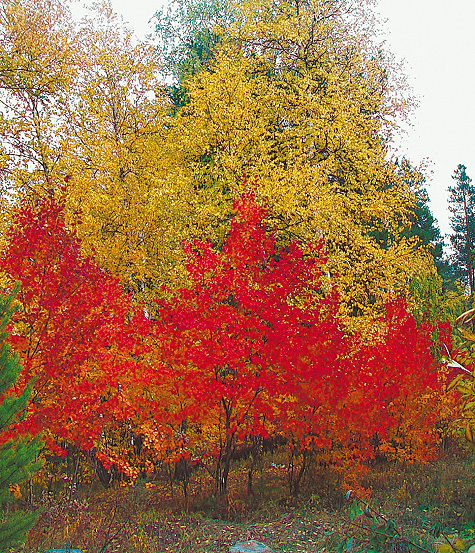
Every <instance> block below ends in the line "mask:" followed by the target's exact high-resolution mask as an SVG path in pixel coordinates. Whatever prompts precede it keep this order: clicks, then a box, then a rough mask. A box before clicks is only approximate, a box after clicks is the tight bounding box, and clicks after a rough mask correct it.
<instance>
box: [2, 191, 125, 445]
mask: <svg viewBox="0 0 475 553" xmlns="http://www.w3.org/2000/svg"><path fill="white" fill-rule="evenodd" d="M8 238H9V246H8V248H7V249H6V251H5V252H4V254H3V256H2V258H1V261H0V268H1V269H2V270H3V271H6V273H7V274H8V275H9V277H10V278H11V279H13V280H14V281H20V282H21V288H20V292H19V295H18V298H17V299H18V300H19V302H20V303H21V309H20V310H19V311H18V312H17V313H16V314H15V315H14V317H13V318H12V322H11V331H12V336H11V341H12V344H13V346H14V348H15V350H16V351H17V352H18V353H19V354H20V355H21V357H22V361H23V365H24V370H23V374H22V378H23V382H25V383H26V382H28V381H29V380H30V378H34V380H35V385H34V393H33V396H32V399H31V404H30V407H29V412H30V416H29V417H28V419H27V424H28V430H29V431H33V432H36V431H41V430H44V429H48V430H49V431H50V432H51V433H52V434H53V435H55V436H57V437H59V438H64V439H65V440H72V441H73V442H76V443H77V444H78V445H80V446H81V447H83V448H89V447H91V446H92V445H93V442H94V441H95V440H97V439H98V438H99V436H100V434H101V430H102V428H103V427H104V425H105V424H107V422H108V421H109V420H111V419H114V418H116V419H119V420H120V419H121V418H123V417H124V416H126V414H127V411H128V407H127V408H125V407H126V406H125V404H124V402H125V396H124V394H123V388H124V385H125V384H126V382H127V381H128V380H129V379H130V375H131V374H133V373H134V370H133V369H134V367H133V365H134V363H133V361H132V359H131V357H130V356H129V355H128V352H129V351H132V350H133V344H132V342H131V341H130V339H129V338H128V336H129V334H131V333H130V332H129V331H128V324H129V323H128V314H129V311H130V299H129V298H128V296H126V295H125V294H124V293H123V291H122V289H121V287H120V285H119V283H118V281H117V279H115V278H113V277H112V276H111V275H110V274H108V273H107V272H106V271H105V270H103V269H101V268H100V267H99V266H98V265H97V264H96V263H95V262H94V260H93V259H91V258H85V257H83V256H82V254H81V251H80V244H79V240H78V239H77V238H76V236H75V235H74V233H72V232H70V231H68V230H67V229H66V228H65V224H64V217H63V206H62V205H61V204H58V203H56V202H55V201H54V200H52V199H49V200H44V201H42V202H41V203H40V205H39V206H38V207H36V208H32V207H30V206H28V205H27V204H26V203H24V204H23V205H22V206H21V207H20V208H19V209H18V211H17V214H16V220H15V224H14V226H13V228H12V229H11V231H10V233H9V236H8ZM124 352H126V353H125V354H124ZM121 387H122V388H121ZM25 424H26V423H25ZM50 445H52V442H51V444H50ZM58 452H59V449H58Z"/></svg>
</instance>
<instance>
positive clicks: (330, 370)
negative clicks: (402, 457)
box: [146, 196, 441, 493]
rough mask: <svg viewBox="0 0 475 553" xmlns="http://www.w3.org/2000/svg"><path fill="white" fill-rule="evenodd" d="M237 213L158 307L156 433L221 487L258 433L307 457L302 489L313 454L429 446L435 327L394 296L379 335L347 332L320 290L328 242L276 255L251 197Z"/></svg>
mask: <svg viewBox="0 0 475 553" xmlns="http://www.w3.org/2000/svg"><path fill="white" fill-rule="evenodd" d="M235 213H236V215H235V217H234V219H233V220H232V222H231V229H230V232H229V235H228V236H227V239H226V240H225V242H224V244H223V246H222V248H221V249H213V247H212V246H211V245H210V244H208V243H195V244H193V245H190V244H188V246H187V249H186V253H187V256H188V272H189V281H190V286H189V287H188V288H186V289H182V290H179V291H178V292H176V293H175V294H173V295H172V296H171V298H170V299H168V300H163V301H161V302H159V304H158V319H157V320H156V321H155V323H154V325H153V329H152V334H153V335H154V339H155V362H156V363H157V367H160V370H159V371H157V378H155V379H153V378H152V379H150V383H151V386H150V389H149V393H150V397H152V398H154V401H155V404H154V405H155V410H152V413H151V415H150V417H149V422H150V424H148V425H147V431H146V433H147V436H148V437H149V442H150V443H152V442H153V438H150V437H151V436H155V441H156V444H157V447H164V444H167V445H166V448H168V451H169V452H173V455H174V456H172V459H173V460H175V461H176V460H177V459H179V458H181V457H184V458H187V457H189V458H191V459H190V460H191V461H193V459H195V460H198V459H199V460H200V462H201V463H202V464H204V465H205V466H207V467H208V469H209V470H212V471H213V476H214V478H215V483H216V488H217V489H218V490H220V491H221V492H223V493H224V492H226V486H227V482H228V476H229V471H230V467H231V462H232V459H233V458H234V457H236V455H238V454H239V451H240V450H241V451H242V450H244V449H246V448H247V449H248V451H249V448H250V445H251V446H252V444H253V443H255V440H256V438H260V439H263V438H273V439H276V438H277V437H280V438H282V439H284V440H285V441H286V442H287V444H288V445H289V446H290V450H291V452H295V451H296V452H298V453H299V455H301V454H302V453H303V457H304V460H303V461H302V463H301V466H300V470H299V474H298V475H296V476H294V477H293V479H292V482H291V483H292V491H293V492H294V493H296V492H297V491H298V486H299V482H300V479H301V476H302V475H303V473H304V472H305V470H306V468H307V467H308V463H307V464H306V461H305V453H307V452H311V451H314V452H315V451H320V452H326V453H327V454H328V455H327V458H328V459H330V461H331V462H335V463H340V465H343V466H344V465H345V463H346V464H348V463H353V464H354V463H355V462H356V463H358V462H360V461H361V460H364V459H368V458H369V457H372V456H374V455H375V453H376V452H377V451H380V452H382V453H388V452H389V453H397V451H396V450H398V449H399V450H400V451H402V450H403V449H404V448H406V449H407V451H406V458H408V459H409V458H411V454H414V452H416V453H417V454H416V455H415V457H417V458H419V459H424V458H425V457H424V456H426V457H427V456H428V455H429V454H431V453H434V448H433V445H434V443H435V440H436V433H435V425H434V421H435V414H436V411H437V399H436V397H437V394H440V392H441V383H440V382H439V381H438V377H437V370H436V369H437V363H436V362H435V360H434V358H433V356H432V354H431V345H432V342H431V339H430V334H431V332H432V331H433V328H432V327H430V328H429V327H428V326H425V327H419V328H418V327H417V326H416V323H415V321H414V318H413V317H412V316H411V315H410V314H409V313H408V311H407V308H406V306H405V304H404V302H402V301H397V302H395V303H393V304H390V305H388V306H387V311H386V314H385V316H384V317H382V318H381V319H380V320H378V321H376V322H375V325H376V326H377V327H378V332H377V333H375V334H377V335H378V338H377V339H374V340H373V341H372V342H371V343H370V344H368V343H366V342H365V341H364V340H363V339H362V338H361V337H360V336H358V335H348V334H347V333H345V331H344V321H342V320H341V319H340V318H339V316H338V313H337V311H338V298H337V296H336V294H335V293H334V292H332V291H331V290H330V291H329V286H327V287H326V289H327V291H326V292H324V291H323V287H322V280H323V276H322V267H324V265H325V257H324V253H323V251H322V247H321V246H317V247H315V248H314V249H313V250H311V255H304V253H303V250H302V249H300V248H299V247H298V245H296V244H290V245H289V246H288V247H286V248H284V249H282V250H280V251H278V250H277V248H276V243H275V239H274V238H273V236H272V234H271V233H269V232H267V229H266V227H265V224H264V214H265V210H264V209H263V208H262V207H260V206H258V205H257V204H256V202H255V201H254V199H253V197H252V196H245V197H243V198H242V199H241V200H240V201H239V202H236V204H235ZM307 251H308V250H307ZM152 350H153V348H152ZM152 364H153V361H152ZM163 367H166V369H165V370H164V369H163ZM158 398H161V399H162V401H161V402H158V401H157V399H158ZM251 450H252V447H251ZM413 456H414V455H413Z"/></svg>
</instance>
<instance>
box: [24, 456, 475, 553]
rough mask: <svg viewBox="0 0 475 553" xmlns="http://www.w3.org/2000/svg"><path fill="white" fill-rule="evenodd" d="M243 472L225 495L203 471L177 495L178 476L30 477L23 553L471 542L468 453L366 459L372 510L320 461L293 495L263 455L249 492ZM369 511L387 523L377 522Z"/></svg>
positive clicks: (392, 547) (474, 492)
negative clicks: (73, 482) (410, 460)
mask: <svg viewBox="0 0 475 553" xmlns="http://www.w3.org/2000/svg"><path fill="white" fill-rule="evenodd" d="M63 468H64V467H63ZM245 470H246V467H245V466H244V465H242V467H240V468H237V470H236V471H235V472H234V474H233V475H232V476H231V480H230V486H229V491H228V496H227V498H226V499H223V498H219V497H216V496H213V493H212V484H213V482H212V480H211V479H210V478H207V477H206V475H205V474H198V475H196V477H195V476H194V477H192V478H191V479H190V482H189V484H188V487H187V496H186V497H185V495H184V493H183V492H184V489H185V488H184V487H183V483H180V482H175V483H174V484H173V486H170V482H169V481H168V482H167V480H166V478H165V476H163V477H161V476H159V477H157V478H156V479H148V480H147V481H145V480H143V481H138V482H137V483H136V484H135V485H134V486H132V485H126V484H122V485H121V484H117V485H116V486H113V487H111V488H109V489H105V488H104V487H102V486H101V485H100V484H98V483H97V482H94V483H90V484H83V485H81V486H78V487H77V488H74V490H73V493H71V488H70V484H69V483H68V482H69V481H68V476H67V474H66V473H65V474H64V476H63V479H62V480H61V479H57V480H56V482H55V483H54V485H53V486H50V488H51V491H49V492H46V493H45V492H44V491H43V492H40V491H39V490H40V487H39V486H38V491H39V493H41V495H38V496H37V495H36V492H35V485H33V488H32V497H30V499H32V501H33V506H34V508H37V509H40V512H41V514H40V516H39V519H38V521H37V523H36V525H35V526H34V528H33V529H32V530H31V532H30V534H29V536H28V541H27V542H26V544H25V546H24V549H22V551H28V552H31V553H33V552H35V553H36V552H43V551H45V550H47V549H49V548H61V547H65V546H66V547H67V546H68V545H69V546H70V547H72V548H78V549H80V550H82V551H83V552H84V553H107V552H109V553H112V552H124V553H132V552H134V553H135V552H137V553H139V552H150V553H159V552H183V553H184V552H190V553H191V552H203V553H204V552H209V553H217V552H227V551H228V550H229V548H230V547H231V546H232V545H233V544H235V543H236V542H239V541H246V540H251V539H254V540H257V541H259V542H262V543H265V544H266V545H267V546H269V547H271V548H272V549H273V550H274V551H282V552H284V551H285V552H291V551H292V552H298V551H301V552H317V551H318V552H324V551H326V552H332V551H335V552H337V551H359V552H363V551H364V552H367V551H378V552H386V551H388V552H389V551H408V552H409V551H446V550H447V551H451V550H452V548H451V546H450V545H446V546H445V547H448V549H444V548H443V547H442V549H440V548H441V544H444V543H447V542H451V543H453V544H455V543H456V542H457V538H460V540H461V541H460V540H459V541H458V542H457V543H458V547H459V548H461V544H462V543H463V548H464V549H468V548H469V547H470V546H471V545H472V544H474V543H475V522H474V521H475V502H474V498H475V482H474V481H473V478H472V475H473V470H474V460H473V455H472V454H470V453H468V452H461V451H457V452H451V453H444V454H443V455H441V456H440V457H439V458H438V459H437V460H435V461H433V462H431V463H428V464H426V465H424V466H419V465H407V464H401V463H397V464H394V463H387V462H383V463H378V464H375V465H374V466H373V467H370V468H369V470H368V472H367V474H366V475H365V476H364V477H362V479H361V486H362V487H364V488H365V489H366V490H367V496H366V498H362V501H363V502H364V503H365V504H367V505H368V506H369V509H370V510H371V513H372V516H371V517H370V516H369V514H368V510H369V509H368V508H365V509H364V511H363V510H361V512H358V511H355V508H354V506H355V502H354V499H353V498H351V497H349V496H350V495H351V494H348V493H347V494H346V495H345V491H344V489H343V488H342V482H341V481H340V478H339V476H338V475H337V474H336V473H334V472H331V471H329V470H327V469H323V470H321V471H309V473H308V474H307V477H306V478H305V480H304V482H303V485H302V491H301V494H300V495H299V496H298V497H291V496H288V495H286V493H285V489H284V487H283V486H285V484H286V467H285V465H284V464H282V465H276V464H275V463H272V464H271V463H264V464H263V466H262V470H261V471H260V473H259V474H258V475H257V478H256V480H255V488H254V493H253V495H251V496H250V495H249V494H248V493H247V489H246V487H245V486H243V485H242V484H243V478H242V475H243V473H244V471H245ZM43 489H44V488H43ZM373 513H377V514H378V517H379V516H381V518H380V519H378V522H381V521H384V520H385V521H386V523H383V524H377V525H376V524H375V519H374V515H373ZM385 534H387V535H385ZM375 536H376V538H375ZM375 539H376V542H375ZM375 547H376V549H375ZM454 547H455V545H454ZM456 549H457V548H456ZM18 551H20V550H18Z"/></svg>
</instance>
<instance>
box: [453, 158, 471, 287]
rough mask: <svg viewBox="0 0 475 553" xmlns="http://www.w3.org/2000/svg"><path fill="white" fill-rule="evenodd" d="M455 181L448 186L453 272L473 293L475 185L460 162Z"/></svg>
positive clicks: (454, 177) (454, 175) (454, 176)
mask: <svg viewBox="0 0 475 553" xmlns="http://www.w3.org/2000/svg"><path fill="white" fill-rule="evenodd" d="M452 178H453V180H454V181H455V184H454V185H453V186H450V187H449V192H450V196H449V210H450V212H451V213H452V216H451V217H450V225H451V227H452V234H451V235H450V242H451V244H452V248H453V254H452V255H451V263H452V267H453V271H454V274H455V275H456V276H458V277H459V278H461V280H462V282H464V283H465V284H466V285H468V289H469V291H470V295H473V292H474V290H475V273H474V270H475V267H474V261H475V259H474V254H475V251H474V248H475V187H474V186H472V179H471V178H470V177H469V176H468V175H467V168H466V167H465V165H461V164H459V165H458V167H457V169H456V170H455V172H454V174H453V175H452Z"/></svg>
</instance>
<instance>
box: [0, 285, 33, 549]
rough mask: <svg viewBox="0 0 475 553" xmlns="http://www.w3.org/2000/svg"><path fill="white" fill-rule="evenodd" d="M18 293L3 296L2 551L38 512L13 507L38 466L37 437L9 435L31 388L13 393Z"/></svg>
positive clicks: (17, 364)
mask: <svg viewBox="0 0 475 553" xmlns="http://www.w3.org/2000/svg"><path fill="white" fill-rule="evenodd" d="M14 296H15V293H13V294H11V295H9V296H7V297H2V298H0V342H1V351H0V398H1V399H0V443H1V442H2V441H3V443H2V444H1V445H0V551H7V550H8V548H9V547H10V546H11V545H13V544H15V543H18V542H21V541H23V540H24V538H25V535H26V533H27V532H28V530H29V529H30V528H31V527H32V525H33V524H34V522H35V520H36V518H37V516H36V514H35V513H24V512H22V511H17V510H13V509H12V507H13V505H12V504H13V503H14V502H15V499H16V498H20V497H21V491H20V486H19V484H21V483H22V482H24V481H25V480H27V479H28V478H29V477H30V476H31V474H32V473H33V472H34V471H35V470H36V469H37V468H38V466H39V465H38V463H36V462H35V458H36V456H37V454H38V447H39V444H38V440H37V439H31V438H30V437H28V436H26V437H16V436H14V435H13V436H11V437H10V435H9V430H10V429H11V426H12V424H13V423H14V422H15V421H16V420H17V419H18V416H19V415H21V413H22V412H23V411H24V410H25V407H26V405H27V402H28V399H29V396H30V393H31V389H30V388H29V387H26V388H25V389H24V391H23V393H22V394H21V395H16V394H15V393H13V395H10V394H11V393H12V391H13V389H14V387H15V384H16V382H17V380H18V377H19V375H20V372H21V368H22V367H21V364H20V361H19V359H18V356H17V355H15V354H13V353H12V352H11V351H10V347H9V345H8V344H7V343H6V341H5V340H6V338H7V332H6V326H7V324H8V322H9V320H10V317H11V316H12V314H13V311H14V308H13V306H12V302H13V298H14Z"/></svg>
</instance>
